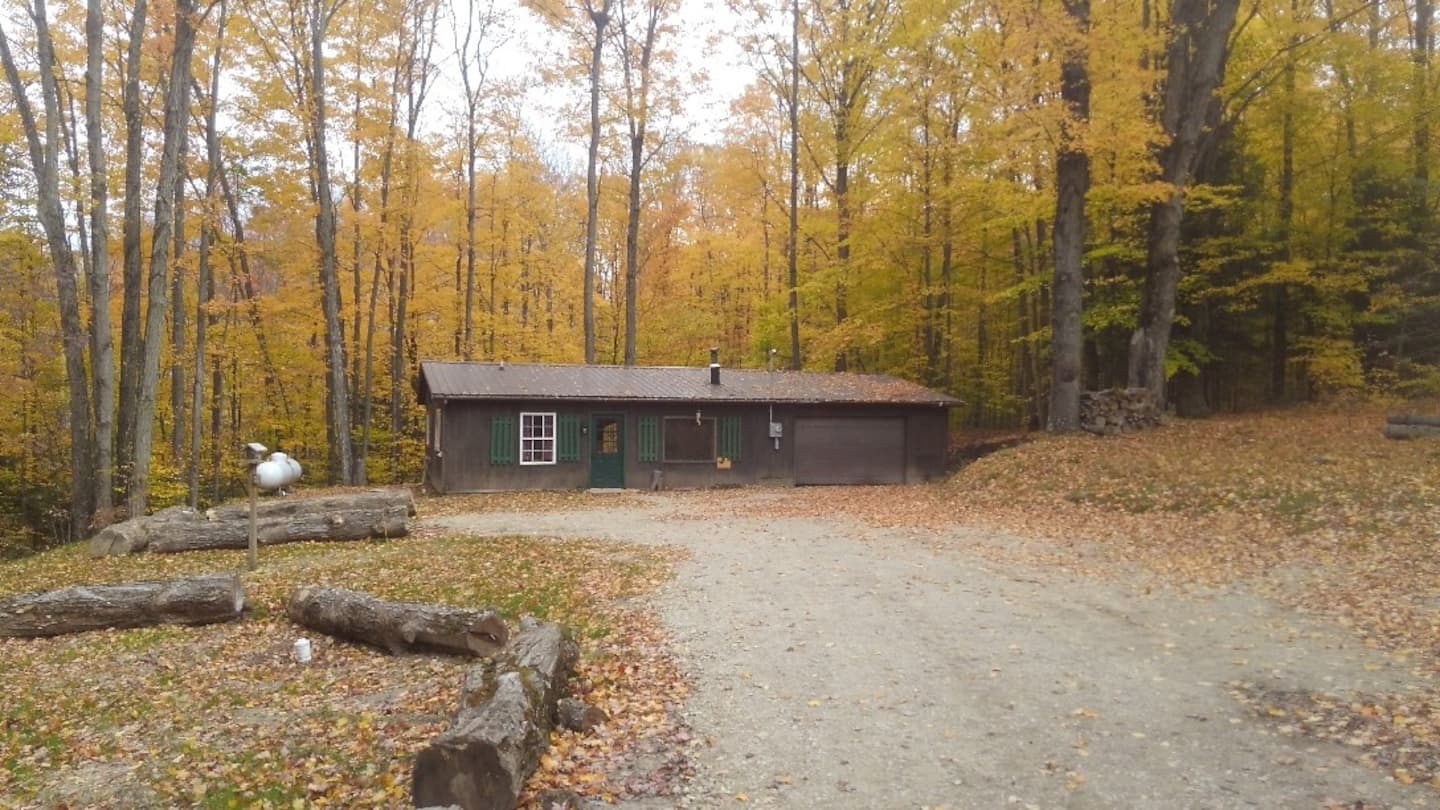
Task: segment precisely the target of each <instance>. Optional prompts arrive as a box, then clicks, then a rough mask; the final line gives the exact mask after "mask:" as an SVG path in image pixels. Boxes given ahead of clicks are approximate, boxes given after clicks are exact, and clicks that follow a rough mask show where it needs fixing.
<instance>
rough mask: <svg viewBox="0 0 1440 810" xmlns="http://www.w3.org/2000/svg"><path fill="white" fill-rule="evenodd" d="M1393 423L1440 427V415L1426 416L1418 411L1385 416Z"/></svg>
mask: <svg viewBox="0 0 1440 810" xmlns="http://www.w3.org/2000/svg"><path fill="white" fill-rule="evenodd" d="M1385 421H1386V422H1388V423H1390V424H1392V425H1422V426H1424V427H1432V428H1437V429H1440V416H1425V415H1423V414H1418V413H1392V414H1390V415H1389V416H1387V417H1385Z"/></svg>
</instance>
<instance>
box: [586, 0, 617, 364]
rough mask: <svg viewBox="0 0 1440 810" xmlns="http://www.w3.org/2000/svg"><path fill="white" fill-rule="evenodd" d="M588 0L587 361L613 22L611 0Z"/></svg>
mask: <svg viewBox="0 0 1440 810" xmlns="http://www.w3.org/2000/svg"><path fill="white" fill-rule="evenodd" d="M591 2H592V0H586V3H585V9H586V11H587V12H588V13H589V15H590V22H591V23H592V24H594V26H595V41H594V42H593V43H591V50H590V148H589V152H588V153H587V157H586V163H585V277H584V284H583V285H582V292H581V295H582V296H583V300H582V306H583V310H582V317H583V319H584V321H585V362H586V363H594V362H595V251H596V249H597V245H598V243H599V241H600V175H599V171H600V55H601V51H602V48H603V46H604V44H605V26H606V25H607V24H608V23H609V22H610V2H611V0H602V1H601V4H600V6H599V7H598V8H597V7H595V6H594V5H592V4H591Z"/></svg>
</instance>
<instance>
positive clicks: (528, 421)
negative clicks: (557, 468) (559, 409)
mask: <svg viewBox="0 0 1440 810" xmlns="http://www.w3.org/2000/svg"><path fill="white" fill-rule="evenodd" d="M520 463H521V464H554V463H555V414H553V413H522V414H520Z"/></svg>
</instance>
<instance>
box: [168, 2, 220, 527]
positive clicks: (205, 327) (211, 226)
mask: <svg viewBox="0 0 1440 810" xmlns="http://www.w3.org/2000/svg"><path fill="white" fill-rule="evenodd" d="M226 6H227V4H226V2H225V0H220V16H219V19H218V20H217V21H216V25H215V52H214V54H213V56H212V57H211V62H210V93H209V101H208V104H207V105H206V112H205V162H206V164H207V165H206V172H205V208H204V220H203V222H201V224H200V250H199V256H198V262H197V266H196V270H195V375H194V377H195V378H194V380H192V385H191V390H190V461H189V465H188V466H189V470H188V472H189V475H190V500H189V503H190V508H192V509H195V508H197V507H199V505H200V454H201V448H202V445H203V444H204V442H203V437H204V431H203V430H202V426H203V424H204V417H203V414H202V411H203V406H204V404H205V352H206V351H207V349H208V348H209V347H208V342H207V341H208V332H209V327H210V325H211V324H212V323H214V322H215V319H216V317H217V316H215V315H212V314H210V311H209V310H210V301H211V300H212V299H213V298H214V297H215V281H214V278H215V275H214V271H213V270H212V269H211V262H210V247H211V244H212V243H213V242H214V241H215V236H216V234H217V233H219V230H220V228H219V224H218V222H217V220H218V218H219V213H218V212H217V211H216V210H215V206H216V203H217V201H218V200H217V197H218V196H219V193H220V190H219V183H218V176H219V173H220V131H219V129H218V128H217V127H216V121H215V115H216V108H217V106H218V105H217V103H216V102H217V100H218V99H219V97H220V95H219V93H220V55H221V53H222V50H223V46H224V43H225V23H226V20H227V14H228V12H229V10H228V8H227V7H226ZM216 395H217V396H218V392H217V394H216ZM177 427H178V425H177ZM214 433H215V435H213V436H212V437H211V438H212V439H213V440H214V441H215V442H216V445H217V446H218V445H219V442H220V436H219V430H218V426H217V429H216V430H215V431H214Z"/></svg>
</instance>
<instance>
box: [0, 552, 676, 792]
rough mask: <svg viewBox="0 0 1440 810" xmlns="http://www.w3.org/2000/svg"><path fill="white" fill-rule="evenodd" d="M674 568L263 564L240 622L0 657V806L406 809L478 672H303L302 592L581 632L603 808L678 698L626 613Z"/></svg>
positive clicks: (617, 556) (50, 576)
mask: <svg viewBox="0 0 1440 810" xmlns="http://www.w3.org/2000/svg"><path fill="white" fill-rule="evenodd" d="M676 559H678V556H677V553H676V552H673V551H670V550H666V549H658V548H654V547H648V546H627V545H623V544H616V543H603V542H599V541H586V540H554V539H545V538H539V539H535V538H513V537H487V538H467V537H454V536H449V537H437V536H434V535H433V533H429V532H420V533H418V535H417V536H415V537H411V538H407V539H404V540H395V541H388V542H361V543H352V544H343V545H337V544H310V543H304V544H296V545H293V546H283V547H275V548H272V549H266V551H265V552H264V554H263V558H262V569H261V570H260V571H258V572H256V573H254V574H246V575H245V585H246V595H247V600H248V602H249V608H248V609H249V616H248V617H247V618H246V619H245V620H243V621H240V622H235V623H230V624H223V625H214V626H209V627H199V628H182V627H153V628H143V629H137V630H126V631H102V632H95V633H84V634H79V635H73V636H62V637H58V638H54V639H41V640H33V641H31V640H3V641H0V679H3V680H4V682H5V683H6V686H7V688H6V691H5V692H4V693H3V695H0V716H3V717H4V721H3V725H0V793H3V794H4V795H5V796H6V797H7V801H9V800H14V801H16V802H18V803H20V804H25V805H28V804H40V805H53V804H62V803H63V804H69V805H71V806H97V805H106V804H112V803H114V802H115V801H118V797H130V796H148V797H149V799H148V800H146V801H145V802H142V803H147V802H148V803H149V804H155V805H161V806H167V805H168V806H196V805H199V806H206V807H242V806H243V807H272V808H279V807H290V806H304V807H393V806H399V805H404V804H406V803H407V802H408V799H409V783H410V767H411V765H412V763H413V758H414V753H415V752H416V751H417V750H418V749H419V748H421V747H423V746H424V745H425V744H426V743H427V742H428V741H429V740H430V739H431V738H432V737H434V736H435V735H436V734H437V733H439V732H440V731H441V730H442V729H443V728H444V727H445V725H446V724H447V722H448V720H449V717H450V715H451V714H452V713H453V711H454V706H455V705H456V701H457V700H458V694H459V685H460V682H461V678H462V676H463V673H464V671H465V670H466V669H467V668H468V666H469V665H470V662H469V661H468V660H466V659H459V658H449V657H435V656H422V655H406V656H388V655H385V654H383V653H379V652H376V651H373V650H370V649H368V648H364V647H359V646H355V645H350V644H345V643H341V642H337V641H334V640H333V639H329V638H326V637H315V636H311V641H312V645H313V654H314V660H313V663H311V664H310V665H308V666H306V665H300V664H297V663H295V662H294V661H293V660H292V659H291V654H290V653H291V645H292V643H293V641H294V639H295V638H296V637H298V636H299V635H301V634H305V633H304V631H303V630H301V629H300V628H297V627H295V626H293V625H291V624H290V623H289V622H288V621H286V620H285V618H284V609H283V603H284V598H285V596H286V595H287V594H288V593H289V591H290V590H291V589H292V588H293V587H295V586H296V585H299V584H303V583H324V584H329V585H338V586H343V587H350V588H357V589H361V590H365V591H368V592H370V593H374V594H376V595H378V596H381V597H383V598H389V599H416V600H424V601H439V602H447V603H451V604H461V605H471V606H486V605H494V606H496V607H498V608H500V610H501V611H502V613H504V614H506V615H507V616H509V617H511V618H512V619H513V618H514V617H516V616H518V615H519V614H521V613H532V614H534V615H536V616H539V617H541V618H544V619H549V620H553V621H560V622H562V623H564V624H566V625H567V626H569V627H571V628H573V629H574V630H575V631H576V632H577V634H578V635H579V637H580V640H581V642H582V649H583V650H584V653H585V656H586V658H585V663H584V664H582V667H581V670H580V675H579V680H578V681H577V687H578V688H580V689H581V690H582V691H585V690H588V691H589V692H590V694H592V695H593V694H594V693H595V690H596V689H597V688H599V689H601V694H602V695H608V699H607V701H606V709H607V711H610V712H611V716H612V718H613V719H612V721H611V723H610V724H609V728H608V730H607V732H606V734H607V735H608V736H606V737H603V738H600V737H597V738H595V739H594V740H592V739H589V738H586V739H577V740H574V741H573V742H572V746H573V747H575V748H578V749H579V750H580V751H581V753H580V754H579V755H577V756H575V757H570V756H568V754H567V756H566V757H565V761H566V762H568V763H570V767H571V770H572V771H573V772H576V774H577V779H578V780H579V782H580V783H581V784H583V785H585V786H586V790H587V792H588V791H589V789H590V788H591V787H593V788H594V793H593V794H592V795H597V796H602V797H603V796H604V795H606V791H607V790H611V791H613V790H615V789H617V788H615V787H614V786H612V785H610V784H609V781H608V780H609V778H608V777H607V776H605V774H604V766H603V763H604V762H607V761H609V760H611V759H614V758H617V757H620V756H622V755H623V753H624V751H625V749H626V746H629V745H632V744H634V743H635V741H636V740H639V739H642V738H643V734H642V732H641V731H640V730H638V729H639V728H640V727H641V726H644V725H645V724H647V723H652V722H654V721H655V718H656V717H657V716H662V715H664V713H665V709H666V707H667V706H668V705H671V704H678V701H679V700H680V699H682V698H683V695H684V693H685V689H686V686H685V684H684V679H683V678H682V677H681V674H680V673H679V671H678V670H677V669H675V668H674V667H673V665H670V664H668V663H667V662H668V659H667V658H666V657H665V654H664V649H665V644H664V639H663V636H661V635H660V634H659V631H658V627H657V626H656V624H655V622H654V619H653V616H650V615H649V614H647V613H645V612H644V611H643V610H640V609H638V608H636V607H635V606H634V605H633V604H631V603H629V602H627V600H629V599H630V598H631V597H634V596H637V595H640V594H643V593H647V592H649V591H650V590H652V589H653V588H654V587H655V585H656V583H659V582H663V581H664V580H665V579H666V578H667V577H668V576H669V572H670V570H671V566H672V565H673V563H674V561H675V560H676ZM243 561H244V552H243V551H217V552H199V553H194V554H183V555H164V556H159V555H135V556H132V557H124V558H107V559H105V560H99V561H97V560H90V559H89V558H88V557H86V556H85V555H84V549H83V548H80V547H68V548H64V549H60V550H57V551H55V552H52V553H49V554H44V555H39V556H37V557H32V558H29V559H26V560H21V561H17V562H14V563H8V564H5V565H3V566H0V593H9V592H15V591H22V590H30V589H33V588H34V587H36V586H37V584H44V585H45V586H46V587H61V586H64V585H69V584H75V583H80V582H97V583H98V582H108V581H123V580H128V579H145V578H162V577H173V576H182V575H186V574H193V573H198V572H204V571H221V570H235V569H239V568H243V566H244V562H243ZM305 635H309V634H305ZM622 661H624V662H629V664H627V665H621V664H619V663H617V662H622ZM667 667H668V668H667ZM651 679H653V681H654V683H653V685H652V684H651V683H649V681H650V680H651ZM636 701H638V702H639V703H638V705H637V703H636ZM667 701H668V703H667ZM652 704H653V706H655V707H656V708H655V709H653V710H652V709H651V706H652ZM675 714H676V715H677V716H678V712H677V713H675ZM571 736H574V735H571ZM675 772H676V773H677V774H683V772H684V765H683V763H682V764H681V765H678V766H677V767H676V768H675ZM677 778H678V777H677ZM612 795H613V793H612Z"/></svg>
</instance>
